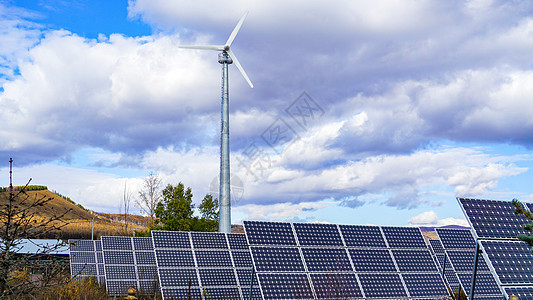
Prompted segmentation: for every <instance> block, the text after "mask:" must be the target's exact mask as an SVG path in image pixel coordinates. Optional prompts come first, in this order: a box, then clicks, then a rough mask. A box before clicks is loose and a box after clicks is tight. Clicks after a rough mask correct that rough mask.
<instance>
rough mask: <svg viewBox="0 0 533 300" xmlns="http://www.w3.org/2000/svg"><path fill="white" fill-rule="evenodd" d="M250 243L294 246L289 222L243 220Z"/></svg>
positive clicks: (294, 242)
mask: <svg viewBox="0 0 533 300" xmlns="http://www.w3.org/2000/svg"><path fill="white" fill-rule="evenodd" d="M244 228H245V230H246V237H247V238H248V243H249V244H250V245H287V246H296V240H295V238H294V234H293V232H292V227H291V224H290V223H278V222H258V221H244Z"/></svg>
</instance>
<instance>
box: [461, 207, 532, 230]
mask: <svg viewBox="0 0 533 300" xmlns="http://www.w3.org/2000/svg"><path fill="white" fill-rule="evenodd" d="M458 200H459V203H460V204H461V206H462V207H463V211H464V212H465V214H466V216H467V218H468V220H469V221H470V224H472V227H473V229H474V231H475V232H476V234H477V236H478V238H481V239H483V238H502V239H516V236H517V235H518V234H521V233H526V232H525V231H524V229H523V228H522V226H523V225H524V224H525V223H529V220H528V219H527V218H526V217H524V216H522V215H515V214H514V206H513V205H512V204H511V202H510V201H497V200H481V199H467V198H458Z"/></svg>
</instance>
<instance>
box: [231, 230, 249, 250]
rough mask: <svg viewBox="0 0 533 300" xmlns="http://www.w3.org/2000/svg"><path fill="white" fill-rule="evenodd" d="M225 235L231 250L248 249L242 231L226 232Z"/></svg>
mask: <svg viewBox="0 0 533 300" xmlns="http://www.w3.org/2000/svg"><path fill="white" fill-rule="evenodd" d="M227 236H228V242H229V247H230V249H231V250H249V248H248V242H247V241H246V235H244V234H242V233H228V234H227Z"/></svg>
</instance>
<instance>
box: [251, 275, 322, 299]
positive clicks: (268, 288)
mask: <svg viewBox="0 0 533 300" xmlns="http://www.w3.org/2000/svg"><path fill="white" fill-rule="evenodd" d="M258 277H259V281H260V282H261V288H262V291H263V296H264V299H265V300H267V299H274V300H279V299H313V298H314V296H313V292H312V291H311V286H310V284H309V281H308V279H307V276H306V275H305V274H298V273H263V274H258Z"/></svg>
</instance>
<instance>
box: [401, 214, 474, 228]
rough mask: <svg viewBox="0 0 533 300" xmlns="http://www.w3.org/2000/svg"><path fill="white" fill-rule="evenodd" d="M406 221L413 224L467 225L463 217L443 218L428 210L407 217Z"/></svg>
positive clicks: (437, 225)
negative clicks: (409, 217)
mask: <svg viewBox="0 0 533 300" xmlns="http://www.w3.org/2000/svg"><path fill="white" fill-rule="evenodd" d="M408 223H409V224H410V225H413V226H436V227H441V226H446V225H459V226H465V227H469V225H468V222H467V221H466V220H465V219H456V218H451V217H450V218H444V219H439V217H438V216H437V213H436V212H434V211H432V210H430V211H426V212H423V213H421V214H419V215H416V216H414V217H412V218H411V219H409V221H408Z"/></svg>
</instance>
